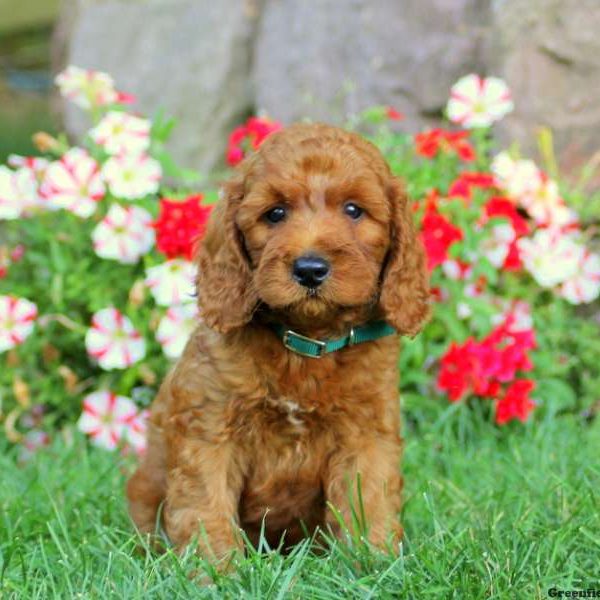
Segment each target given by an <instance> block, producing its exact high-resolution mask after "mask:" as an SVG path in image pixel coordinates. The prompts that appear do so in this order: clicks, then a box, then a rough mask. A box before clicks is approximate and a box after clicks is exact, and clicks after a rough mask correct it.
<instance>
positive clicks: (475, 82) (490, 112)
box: [446, 74, 514, 129]
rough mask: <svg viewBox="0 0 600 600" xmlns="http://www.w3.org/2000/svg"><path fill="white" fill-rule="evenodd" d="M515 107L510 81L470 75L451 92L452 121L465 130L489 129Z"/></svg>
mask: <svg viewBox="0 0 600 600" xmlns="http://www.w3.org/2000/svg"><path fill="white" fill-rule="evenodd" d="M513 108H514V104H513V101H512V97H511V93H510V90H509V89H508V86H507V85H506V82H505V81H503V80H502V79H499V78H498V77H486V78H482V77H480V76H479V75H475V74H471V75H466V76H465V77H462V78H461V79H459V80H458V81H457V82H456V83H455V84H454V85H453V86H452V89H451V91H450V100H449V101H448V105H447V107H446V114H447V115H448V118H449V119H450V120H451V121H453V122H454V123H458V124H460V125H461V126H462V127H466V128H468V129H471V128H473V127H489V126H490V125H491V124H492V123H493V122H494V121H499V120H500V119H502V118H503V117H504V116H505V115H507V114H508V113H509V112H511V111H512V110H513Z"/></svg>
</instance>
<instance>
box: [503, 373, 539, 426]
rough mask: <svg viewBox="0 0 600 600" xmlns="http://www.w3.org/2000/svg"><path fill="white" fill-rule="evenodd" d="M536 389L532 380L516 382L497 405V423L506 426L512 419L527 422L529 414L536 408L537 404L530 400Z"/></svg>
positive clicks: (518, 380)
mask: <svg viewBox="0 0 600 600" xmlns="http://www.w3.org/2000/svg"><path fill="white" fill-rule="evenodd" d="M534 388H535V383H534V382H533V381H531V379H517V380H516V381H514V382H513V383H512V384H511V385H510V386H509V387H508V389H507V390H506V392H505V394H504V396H503V397H502V398H500V400H498V402H497V403H496V423H498V425H504V423H508V421H511V420H512V419H519V421H523V422H525V421H526V420H527V417H528V416H529V413H530V412H531V411H532V410H533V409H534V408H535V402H533V400H531V399H530V398H529V394H530V393H531V391H532V390H533V389H534Z"/></svg>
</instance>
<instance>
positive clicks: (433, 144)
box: [415, 129, 475, 161]
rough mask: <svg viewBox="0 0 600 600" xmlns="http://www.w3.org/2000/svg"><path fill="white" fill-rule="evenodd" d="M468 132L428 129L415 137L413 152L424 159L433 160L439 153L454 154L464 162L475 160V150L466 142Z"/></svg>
mask: <svg viewBox="0 0 600 600" xmlns="http://www.w3.org/2000/svg"><path fill="white" fill-rule="evenodd" d="M468 136H469V132H468V131H446V130H444V129H430V130H429V131H424V132H423V133H418V134H417V135H415V151H416V153H417V154H420V155H421V156H424V157H425V158H434V157H436V156H437V155H438V153H439V152H440V151H441V152H455V153H456V154H457V155H458V157H459V158H460V159H462V160H464V161H472V160H474V159H475V150H474V149H473V146H471V144H470V143H469V142H468V141H467V137H468Z"/></svg>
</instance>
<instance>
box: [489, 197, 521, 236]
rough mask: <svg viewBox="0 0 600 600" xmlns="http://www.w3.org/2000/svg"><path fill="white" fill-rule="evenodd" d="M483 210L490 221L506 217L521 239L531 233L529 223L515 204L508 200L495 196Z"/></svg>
mask: <svg viewBox="0 0 600 600" xmlns="http://www.w3.org/2000/svg"><path fill="white" fill-rule="evenodd" d="M483 208H484V211H485V216H486V217H488V218H489V219H491V218H493V217H506V218H507V219H508V220H509V221H510V222H511V223H512V226H513V229H514V230H515V233H516V234H517V236H519V237H521V236H522V235H527V234H528V233H529V225H528V224H527V221H526V220H525V219H524V218H523V217H522V216H521V215H520V214H519V211H518V210H517V207H516V206H515V203H514V202H512V201H511V200H509V199H508V198H502V197H500V196H494V197H493V198H490V199H489V200H488V201H487V203H486V205H485V206H484V207H483Z"/></svg>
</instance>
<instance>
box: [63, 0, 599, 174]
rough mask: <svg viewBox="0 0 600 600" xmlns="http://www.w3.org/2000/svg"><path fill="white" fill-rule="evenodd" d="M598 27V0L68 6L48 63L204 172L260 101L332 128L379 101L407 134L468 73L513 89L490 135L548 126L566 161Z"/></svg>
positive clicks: (576, 160) (593, 114) (584, 141)
mask: <svg viewBox="0 0 600 600" xmlns="http://www.w3.org/2000/svg"><path fill="white" fill-rule="evenodd" d="M599 32H600V1H599V0H218V1H213V2H210V1H209V0H203V1H199V0H67V1H66V2H64V3H63V8H62V12H61V16H60V18H59V23H58V27H57V29H56V34H55V42H54V57H55V67H56V68H60V67H61V66H63V65H64V64H66V63H73V64H76V65H79V66H82V67H89V68H96V69H101V70H105V71H108V72H110V73H111V74H112V75H113V76H114V77H115V79H116V81H117V83H118V85H119V87H120V88H122V89H124V90H126V91H128V92H131V93H134V94H136V95H137V97H138V99H139V104H140V106H141V108H142V110H144V111H149V112H153V111H154V110H156V108H157V107H163V108H164V109H165V111H166V112H167V113H168V114H171V115H174V116H175V117H177V119H178V120H179V128H178V134H177V135H175V136H174V137H175V139H174V141H173V150H174V152H175V154H176V156H177V158H179V159H180V160H181V161H182V162H183V163H184V164H186V165H188V166H192V167H195V168H198V169H200V170H202V171H207V170H209V169H211V168H213V167H215V166H216V165H218V164H219V162H220V161H221V160H222V156H223V150H224V144H225V141H226V135H227V133H228V132H229V131H230V130H231V129H232V127H234V126H235V125H237V124H238V123H239V122H240V121H241V120H242V119H243V118H245V117H246V116H247V115H249V114H250V113H254V112H256V111H265V112H266V113H268V114H269V115H270V116H271V117H273V118H275V119H278V120H282V121H283V122H286V123H289V122H291V121H294V120H297V119H300V118H304V117H308V118H311V119H321V120H326V121H330V122H333V123H341V122H343V121H344V120H345V118H346V117H347V116H348V115H349V114H350V113H353V112H356V111H358V110H361V109H363V108H365V107H368V106H369V105H372V104H385V105H392V106H394V107H395V108H397V109H398V110H400V111H401V112H403V113H405V115H406V120H405V121H404V123H403V124H402V125H403V127H405V128H406V129H407V130H409V131H416V130H417V129H419V128H422V127H423V126H424V125H425V126H433V125H436V124H438V123H439V122H440V117H441V114H442V110H443V108H444V105H445V102H446V99H447V96H448V91H449V88H450V86H451V85H452V83H453V82H454V81H455V80H456V79H458V78H459V77H460V76H461V75H464V74H466V73H469V72H472V71H474V72H478V73H480V74H494V75H498V76H500V77H503V78H504V79H506V80H507V82H508V83H509V85H510V87H511V89H512V90H513V93H514V97H515V100H516V110H515V112H514V113H513V114H512V115H511V116H510V117H509V118H507V119H505V121H503V123H502V125H501V128H500V130H499V133H500V135H501V136H505V137H506V139H508V138H509V137H510V138H511V139H517V140H519V141H520V143H521V145H522V147H523V149H524V150H525V151H527V152H530V151H534V150H535V144H536V142H535V133H536V131H537V130H538V129H539V128H540V127H541V126H548V127H551V128H552V129H553V131H554V134H555V141H556V143H557V148H558V150H559V154H560V158H561V161H562V162H563V165H566V166H567V168H568V167H569V166H571V165H575V164H582V163H583V162H584V161H585V160H588V159H589V158H590V156H592V155H593V154H594V153H595V152H597V151H598V150H600V34H599ZM65 116H66V121H67V124H68V127H69V129H70V130H71V131H72V132H77V131H80V130H81V127H82V124H81V122H80V119H81V115H79V114H78V113H77V112H76V109H73V110H72V112H71V110H69V111H67V112H66V115H65Z"/></svg>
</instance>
